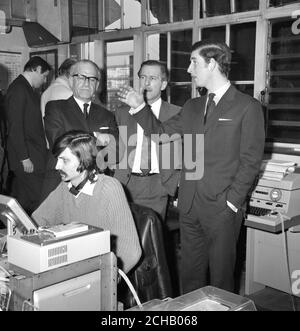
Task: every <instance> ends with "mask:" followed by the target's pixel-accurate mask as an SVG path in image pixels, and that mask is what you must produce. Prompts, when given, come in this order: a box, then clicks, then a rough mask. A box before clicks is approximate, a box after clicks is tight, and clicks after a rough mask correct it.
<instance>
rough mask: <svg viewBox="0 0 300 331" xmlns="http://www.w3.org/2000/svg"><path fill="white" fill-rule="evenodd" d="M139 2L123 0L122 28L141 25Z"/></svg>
mask: <svg viewBox="0 0 300 331" xmlns="http://www.w3.org/2000/svg"><path fill="white" fill-rule="evenodd" d="M141 10H142V9H141V4H140V3H139V2H138V1H136V0H126V1H124V28H125V29H128V28H136V27H139V26H141Z"/></svg>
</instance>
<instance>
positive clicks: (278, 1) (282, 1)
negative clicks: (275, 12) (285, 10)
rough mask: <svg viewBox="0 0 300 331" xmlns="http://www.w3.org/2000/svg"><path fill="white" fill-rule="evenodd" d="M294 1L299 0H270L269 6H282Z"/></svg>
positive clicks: (297, 0)
mask: <svg viewBox="0 0 300 331" xmlns="http://www.w3.org/2000/svg"><path fill="white" fill-rule="evenodd" d="M295 2H299V0H270V6H274V7H275V6H284V5H287V4H289V3H295Z"/></svg>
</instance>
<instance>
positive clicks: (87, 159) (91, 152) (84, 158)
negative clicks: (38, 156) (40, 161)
mask: <svg viewBox="0 0 300 331" xmlns="http://www.w3.org/2000/svg"><path fill="white" fill-rule="evenodd" d="M67 147H68V148H69V149H70V150H71V152H72V153H73V154H74V155H75V156H77V158H78V160H79V167H78V169H77V171H79V172H83V171H84V170H86V171H87V173H88V177H89V178H90V179H93V177H94V174H95V170H96V171H97V164H96V157H97V153H98V150H97V147H96V138H95V137H94V136H93V135H91V134H89V133H87V132H85V131H79V130H72V131H68V132H66V133H65V134H63V135H62V136H60V137H58V138H57V139H56V141H55V143H54V146H53V149H52V153H53V155H54V156H55V157H56V158H57V157H58V156H59V155H60V154H61V153H62V152H63V151H64V150H65V149H66V148H67Z"/></svg>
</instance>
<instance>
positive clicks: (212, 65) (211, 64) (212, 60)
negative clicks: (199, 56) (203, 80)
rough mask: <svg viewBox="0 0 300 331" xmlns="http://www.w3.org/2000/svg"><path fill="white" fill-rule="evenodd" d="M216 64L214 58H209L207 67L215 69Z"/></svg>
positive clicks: (211, 69)
mask: <svg viewBox="0 0 300 331" xmlns="http://www.w3.org/2000/svg"><path fill="white" fill-rule="evenodd" d="M216 65H217V62H216V60H215V59H214V58H211V59H210V61H209V64H208V69H209V70H210V71H213V70H214V69H215V67H216Z"/></svg>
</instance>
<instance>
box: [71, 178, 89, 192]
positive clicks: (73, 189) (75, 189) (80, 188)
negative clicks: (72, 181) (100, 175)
mask: <svg viewBox="0 0 300 331" xmlns="http://www.w3.org/2000/svg"><path fill="white" fill-rule="evenodd" d="M88 180H89V177H86V178H85V179H84V180H83V181H82V182H81V183H79V184H78V185H77V186H76V187H75V186H74V185H72V186H71V187H70V189H69V191H70V193H72V194H74V195H77V194H78V193H79V192H80V191H81V190H82V188H83V186H84V185H85V184H86V182H87V181H88Z"/></svg>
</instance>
